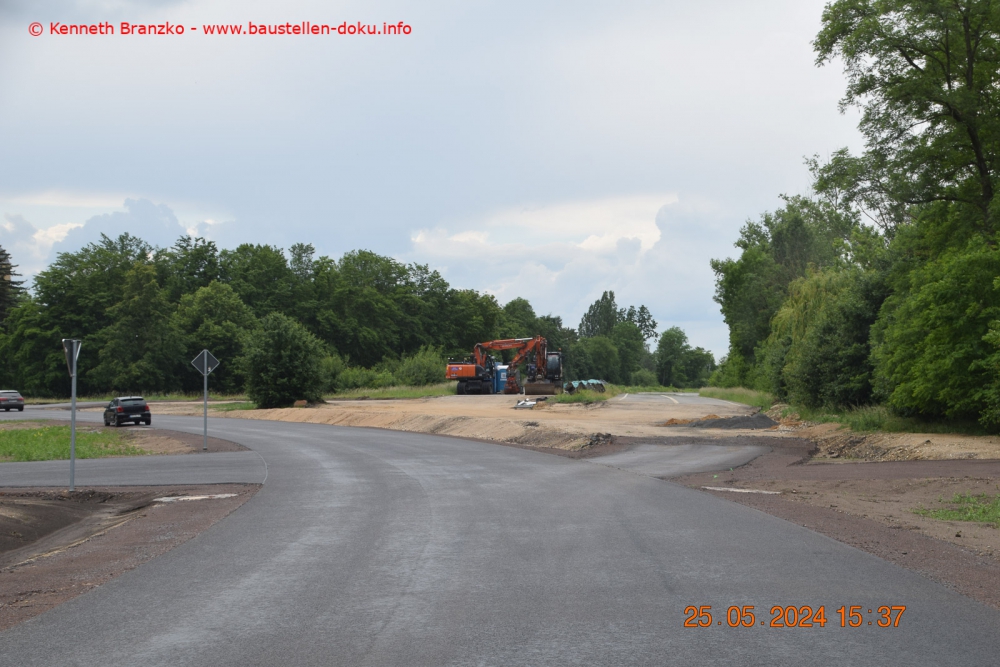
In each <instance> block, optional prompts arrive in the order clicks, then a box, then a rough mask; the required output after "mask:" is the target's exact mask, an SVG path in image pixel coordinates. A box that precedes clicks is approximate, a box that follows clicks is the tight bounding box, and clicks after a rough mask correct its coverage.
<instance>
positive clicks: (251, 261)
mask: <svg viewBox="0 0 1000 667" xmlns="http://www.w3.org/2000/svg"><path fill="white" fill-rule="evenodd" d="M219 274H220V276H221V278H222V280H223V281H224V282H226V283H228V284H229V286H230V287H232V289H233V291H234V292H236V294H237V295H239V297H240V300H241V301H243V303H245V304H246V305H247V306H249V307H250V309H251V310H252V311H253V312H254V314H256V315H257V316H258V317H263V316H264V315H268V314H270V313H287V312H289V311H290V310H291V308H292V304H293V301H292V272H291V269H289V268H288V262H287V261H286V260H285V255H284V253H282V252H281V250H280V249H278V248H275V247H273V246H269V245H251V244H249V243H244V244H242V245H240V246H238V247H237V248H236V249H235V250H223V251H222V252H221V253H219Z"/></svg>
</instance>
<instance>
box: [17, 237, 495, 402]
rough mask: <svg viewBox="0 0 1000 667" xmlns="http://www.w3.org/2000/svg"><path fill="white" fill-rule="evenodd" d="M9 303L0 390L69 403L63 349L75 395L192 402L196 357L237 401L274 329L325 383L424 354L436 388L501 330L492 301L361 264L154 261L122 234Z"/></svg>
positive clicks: (158, 255)
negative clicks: (452, 358)
mask: <svg viewBox="0 0 1000 667" xmlns="http://www.w3.org/2000/svg"><path fill="white" fill-rule="evenodd" d="M4 294H6V292H4ZM5 298H6V297H5ZM12 298H13V299H14V303H13V304H12V305H11V307H10V308H9V309H8V310H7V312H6V316H5V321H4V324H3V328H2V332H0V359H2V362H0V363H2V367H0V384H5V385H12V386H17V387H19V388H21V389H22V390H23V391H26V392H28V393H30V394H35V395H65V394H66V392H67V390H68V379H67V377H66V370H65V367H64V366H65V364H64V362H63V360H62V353H61V347H60V343H59V341H60V339H61V338H70V337H75V338H81V339H82V340H83V351H82V353H81V355H80V361H79V363H80V375H79V385H80V391H81V393H84V394H87V393H90V394H96V393H102V392H105V391H126V390H128V391H168V390H185V391H193V390H197V388H198V383H199V376H198V375H197V373H195V372H192V371H193V369H192V368H190V367H189V363H188V361H189V360H190V359H192V358H194V356H195V355H196V354H197V353H198V352H199V351H201V350H202V349H203V348H209V349H211V350H212V352H213V353H214V354H215V355H216V356H217V357H218V358H219V359H221V360H223V362H224V363H223V364H222V365H221V366H220V367H219V369H218V370H217V371H216V372H215V373H214V374H213V377H212V385H213V387H214V388H215V389H216V390H218V391H220V392H239V391H242V390H243V388H244V386H245V384H246V380H247V377H246V367H245V364H244V363H243V362H242V361H241V360H243V361H246V360H248V355H247V349H246V346H247V345H248V344H249V343H250V342H252V341H253V340H254V336H251V335H249V334H250V333H252V332H257V333H259V332H260V331H264V330H267V329H268V327H269V326H270V327H271V328H275V327H276V328H278V329H280V326H279V324H280V325H282V326H286V327H291V328H292V329H294V330H295V331H296V332H298V333H302V334H303V335H306V336H308V337H309V340H310V341H311V342H309V343H303V345H305V346H306V347H310V346H311V347H310V349H312V350H313V352H316V355H317V356H318V357H319V359H320V362H321V366H322V367H323V368H324V369H326V377H328V378H333V379H335V377H336V375H337V374H338V373H339V372H341V371H344V370H345V369H348V368H351V367H361V368H371V367H374V366H377V365H379V364H382V363H385V364H388V365H392V364H393V363H394V364H396V366H400V365H401V364H402V363H403V362H404V360H406V359H408V358H410V357H419V356H420V355H421V353H422V354H423V356H422V357H420V358H421V359H423V362H422V363H423V364H424V365H425V366H426V357H427V356H428V354H430V355H432V356H433V357H434V358H435V359H437V360H438V362H439V363H438V364H437V375H438V376H440V375H441V374H442V373H443V371H442V368H443V364H444V361H443V359H442V353H443V352H444V351H458V350H464V351H467V350H470V349H471V348H472V346H473V344H475V343H476V342H477V341H480V340H489V339H490V338H491V337H493V336H494V335H495V333H496V331H497V329H498V328H499V327H501V326H502V320H503V318H504V314H503V309H501V308H500V306H499V304H497V302H496V300H495V299H494V298H493V297H492V296H489V295H485V294H480V293H478V292H476V291H474V290H461V289H454V288H452V287H450V286H449V285H448V283H447V282H446V281H445V280H444V279H443V278H442V277H441V275H440V274H439V273H438V272H436V271H432V270H430V269H429V268H428V267H426V266H423V265H418V264H413V265H408V266H407V265H403V264H401V263H399V262H397V261H395V260H393V259H391V258H388V257H382V256H379V255H376V254H375V253H371V252H367V251H355V252H350V253H347V254H345V255H344V256H343V257H341V258H340V259H339V260H333V259H330V258H328V257H316V256H315V253H314V250H313V248H312V246H309V245H304V244H297V245H294V246H292V248H291V249H290V251H289V252H288V256H287V257H286V254H285V253H283V252H282V251H281V250H280V249H278V248H274V247H272V246H267V245H251V244H244V245H241V246H239V247H238V248H236V249H234V250H228V249H224V250H219V249H218V248H217V247H216V246H215V244H214V243H212V242H211V241H206V240H204V239H200V238H189V237H182V238H181V239H180V240H178V241H177V243H176V244H175V245H174V246H173V247H171V248H153V247H151V246H150V245H148V244H147V243H145V242H144V241H142V240H141V239H139V238H136V237H135V236H132V235H130V234H127V233H126V234H122V235H121V236H119V237H118V238H116V239H111V238H107V237H102V239H101V241H100V242H99V243H92V244H89V245H87V246H86V247H84V248H83V249H81V250H80V251H78V252H73V253H62V254H60V255H59V256H58V258H57V259H56V261H55V262H53V263H52V264H51V265H50V266H49V267H48V268H46V269H45V270H44V271H42V272H40V273H39V274H38V275H37V276H36V277H35V280H34V287H33V290H32V293H31V294H28V293H26V292H25V291H23V290H19V291H18V293H17V294H15V295H13V297H12ZM271 316H282V317H284V318H285V319H284V320H281V321H280V322H278V321H276V320H274V319H272V320H268V319H267V318H269V317H271ZM255 335H256V334H255ZM285 335H291V334H289V333H288V331H287V330H285ZM258 338H259V337H258ZM314 343H315V344H314ZM418 365H419V364H418ZM411 366H412V364H411ZM411 375H412V373H411ZM347 379H348V380H349V379H350V378H347ZM436 379H439V378H436ZM331 382H334V380H331ZM335 387H336V385H335V384H333V385H331V386H330V387H325V389H332V388H335Z"/></svg>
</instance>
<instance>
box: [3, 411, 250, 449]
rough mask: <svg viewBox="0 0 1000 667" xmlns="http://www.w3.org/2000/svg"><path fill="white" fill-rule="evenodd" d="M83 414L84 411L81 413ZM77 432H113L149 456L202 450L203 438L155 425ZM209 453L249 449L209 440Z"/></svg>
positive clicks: (8, 425)
mask: <svg viewBox="0 0 1000 667" xmlns="http://www.w3.org/2000/svg"><path fill="white" fill-rule="evenodd" d="M81 412H82V411H81ZM69 424H70V422H69V420H68V419H44V420H38V421H34V420H33V421H16V422H15V421H8V422H0V431H11V430H19V429H32V428H38V427H39V426H69ZM76 429H77V431H78V432H81V433H86V432H101V431H105V432H107V431H114V432H116V433H118V434H120V435H121V436H122V437H124V438H125V441H126V442H127V443H128V444H130V445H132V446H133V447H138V448H139V449H141V450H143V451H145V452H146V453H147V454H158V455H169V454H192V453H194V452H200V451H202V446H203V438H202V436H200V435H195V434H192V433H181V432H180V431H170V430H166V429H158V428H156V427H155V426H141V425H140V426H122V427H120V428H115V427H113V426H101V425H99V424H85V423H78V424H77V425H76ZM208 451H209V452H238V451H246V447H244V446H243V445H239V444H237V443H235V442H231V441H229V440H222V439H220V438H211V437H210V438H209V439H208Z"/></svg>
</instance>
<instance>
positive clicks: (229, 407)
mask: <svg viewBox="0 0 1000 667" xmlns="http://www.w3.org/2000/svg"><path fill="white" fill-rule="evenodd" d="M256 407H257V404H256V403H252V402H250V401H237V402H235V403H217V404H214V405H209V406H208V409H209V410H215V411H216V412H235V411H237V410H253V409H254V408H256Z"/></svg>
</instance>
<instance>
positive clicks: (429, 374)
mask: <svg viewBox="0 0 1000 667" xmlns="http://www.w3.org/2000/svg"><path fill="white" fill-rule="evenodd" d="M447 362H448V360H447V359H445V358H444V355H442V354H441V350H439V349H435V348H433V347H430V346H426V347H422V348H420V350H419V351H417V353H416V354H413V355H411V356H408V357H405V358H404V359H403V360H402V362H401V363H400V364H399V368H398V369H397V370H396V372H395V373H394V375H395V378H396V380H397V384H401V385H406V386H409V387H423V386H424V385H429V384H440V383H441V380H442V379H443V378H444V367H445V365H446V364H447Z"/></svg>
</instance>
